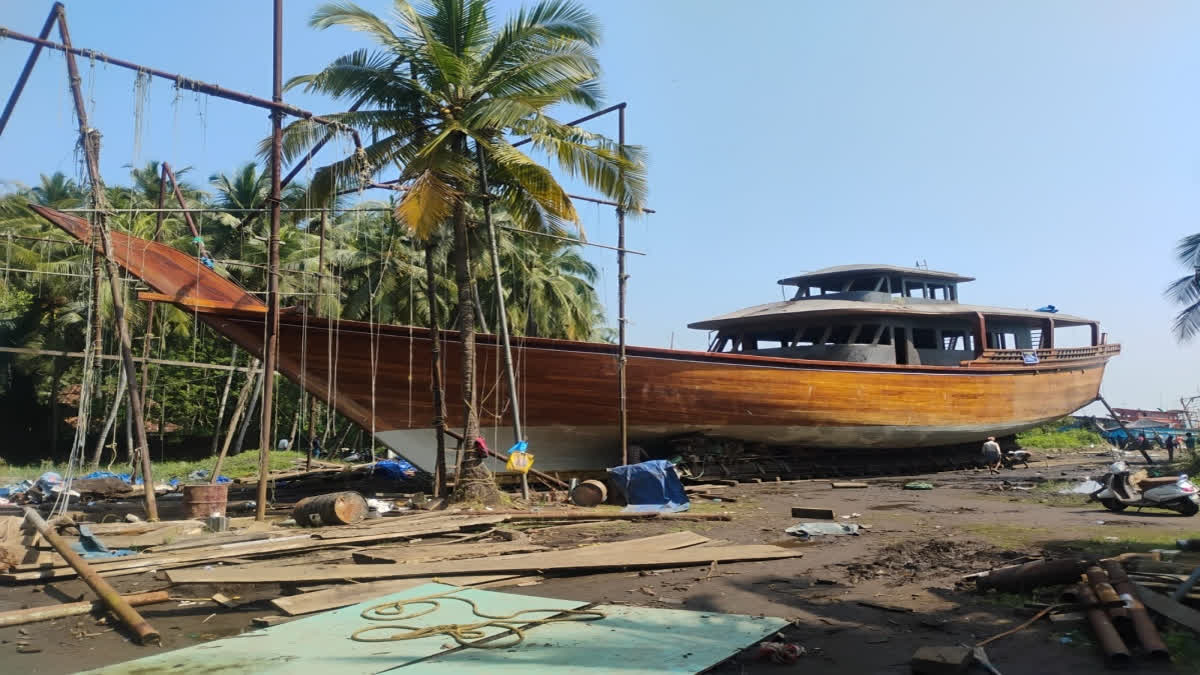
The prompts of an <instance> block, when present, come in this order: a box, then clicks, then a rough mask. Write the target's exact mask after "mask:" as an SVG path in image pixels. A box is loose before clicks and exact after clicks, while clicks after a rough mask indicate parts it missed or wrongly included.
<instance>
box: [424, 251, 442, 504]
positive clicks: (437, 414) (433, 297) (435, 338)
mask: <svg viewBox="0 0 1200 675" xmlns="http://www.w3.org/2000/svg"><path fill="white" fill-rule="evenodd" d="M433 262H434V255H433V243H432V242H430V243H428V244H427V245H426V246H425V297H426V299H427V301H428V304H429V345H430V352H431V354H430V362H431V367H432V369H433V370H432V378H433V428H434V433H435V434H437V455H436V456H435V458H434V465H433V496H434V497H445V496H446V392H445V388H444V385H443V384H442V329H441V320H440V318H439V317H438V306H437V288H436V286H435V285H434V284H435V283H436V277H435V275H434V270H433Z"/></svg>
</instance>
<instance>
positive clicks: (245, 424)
mask: <svg viewBox="0 0 1200 675" xmlns="http://www.w3.org/2000/svg"><path fill="white" fill-rule="evenodd" d="M266 378H267V375H266V374H263V375H259V376H258V379H257V380H255V384H254V395H253V396H251V397H250V410H249V411H248V412H247V413H246V417H245V418H243V419H242V428H241V429H239V430H238V436H237V442H235V443H234V444H233V454H235V455H236V454H238V453H239V452H241V451H242V443H243V442H245V440H246V430H247V429H249V428H250V424H251V422H250V420H251V419H253V418H254V411H255V410H257V409H258V399H260V398H262V395H261V394H262V388H263V380H265V379H266ZM266 423H267V424H270V421H267V422H266ZM269 438H270V437H268V445H269V444H270V442H269ZM259 439H260V442H261V435H260V437H259Z"/></svg>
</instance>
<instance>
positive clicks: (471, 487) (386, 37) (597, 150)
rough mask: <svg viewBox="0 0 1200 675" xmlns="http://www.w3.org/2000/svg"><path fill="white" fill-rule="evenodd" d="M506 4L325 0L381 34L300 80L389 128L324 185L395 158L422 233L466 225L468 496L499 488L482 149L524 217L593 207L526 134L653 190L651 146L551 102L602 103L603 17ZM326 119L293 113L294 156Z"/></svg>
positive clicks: (498, 185) (605, 182) (610, 192)
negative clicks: (494, 478) (485, 291)
mask: <svg viewBox="0 0 1200 675" xmlns="http://www.w3.org/2000/svg"><path fill="white" fill-rule="evenodd" d="M492 9H493V8H492V3H491V2H489V1H488V0H431V2H429V3H428V5H427V6H422V8H421V9H417V8H414V7H413V6H412V5H410V4H409V3H408V2H405V1H404V0H395V3H394V6H393V11H392V22H391V23H389V22H388V21H385V20H384V19H382V18H380V17H378V16H376V15H374V14H372V13H371V12H368V11H366V10H364V9H362V8H361V7H358V6H357V5H354V4H352V3H348V2H344V3H333V4H327V5H323V6H322V7H320V8H318V9H317V11H316V12H315V13H314V15H313V17H312V19H311V21H310V24H311V25H312V26H314V27H316V28H320V29H324V28H329V27H332V26H345V27H348V28H350V29H353V30H357V31H361V32H363V33H365V34H366V35H367V36H368V37H370V38H371V39H372V40H374V41H375V42H376V44H377V47H378V48H377V49H376V50H375V51H370V50H366V49H361V50H358V51H355V52H352V53H350V54H347V55H346V56H343V57H341V58H338V59H336V60H335V61H333V62H332V63H331V64H330V65H329V66H328V67H326V68H325V69H324V70H322V71H320V72H318V73H314V74H311V75H304V76H300V77H296V78H293V79H292V80H291V81H290V82H289V83H288V87H289V88H293V87H303V88H304V89H305V90H307V91H310V92H319V93H325V94H329V95H331V96H333V97H335V98H351V99H354V100H355V101H356V102H358V101H361V102H362V105H361V108H360V109H358V110H355V111H354V112H344V113H336V114H332V115H329V116H328V117H330V118H331V119H334V120H335V121H338V122H340V123H342V124H344V125H347V126H348V127H354V128H358V129H361V130H368V131H371V132H373V136H374V137H376V138H378V140H377V141H375V142H374V143H372V144H371V145H369V146H368V147H366V148H364V149H363V150H362V151H361V152H355V153H353V154H352V155H351V156H349V157H347V158H345V159H343V160H341V161H339V162H335V163H333V164H331V165H329V166H326V167H323V168H322V169H320V170H318V171H317V172H315V173H314V175H313V179H312V185H311V188H310V189H311V191H312V192H313V193H315V194H316V196H317V198H318V199H320V198H323V197H327V196H329V195H331V194H332V193H333V192H334V190H335V189H336V188H342V187H347V186H356V185H360V184H361V181H362V179H363V177H364V176H368V175H373V174H376V173H378V172H379V171H380V170H382V169H384V168H386V167H387V166H389V165H393V164H394V165H396V166H398V167H399V168H400V183H401V184H402V185H403V187H404V188H405V192H404V196H403V197H402V198H401V200H400V201H399V202H398V203H397V206H396V213H395V215H396V218H397V219H398V220H399V221H400V222H402V223H404V224H405V225H406V226H407V227H409V228H410V229H411V230H412V232H413V233H414V235H415V236H416V237H417V238H418V239H421V240H424V239H426V238H428V237H429V236H431V235H432V234H433V233H434V232H435V231H437V230H439V229H442V228H447V229H450V230H451V231H452V232H453V244H454V253H453V259H454V267H455V282H456V286H457V291H458V305H459V311H458V321H459V329H460V336H461V340H462V343H463V350H462V355H463V356H462V358H463V361H462V370H461V377H462V382H461V386H462V392H461V396H462V401H463V404H464V407H465V410H466V420H465V424H464V438H465V439H466V442H465V446H466V447H465V450H466V452H467V457H468V460H467V461H465V462H464V471H465V474H466V475H464V476H462V477H460V480H459V485H460V486H463V487H464V488H465V489H464V490H460V491H459V493H458V497H459V498H466V499H475V498H484V499H490V498H493V497H494V490H495V487H494V484H492V483H491V481H490V480H488V481H484V480H481V479H482V478H484V477H485V476H486V472H485V470H483V469H482V467H481V466H480V459H481V458H480V456H479V454H478V453H477V452H475V442H474V439H475V438H476V437H477V436H478V433H479V418H478V411H477V405H476V402H477V400H476V387H475V317H474V300H473V298H472V294H471V287H472V284H471V269H472V265H471V258H472V252H471V247H470V244H469V242H470V236H469V225H468V211H469V208H470V202H472V201H476V202H477V201H479V199H478V197H479V195H480V193H481V189H480V180H479V175H478V173H477V169H476V167H477V159H479V158H482V160H481V161H484V162H486V165H487V171H488V175H489V178H490V185H489V190H488V195H487V196H486V198H485V199H487V200H489V201H492V202H494V203H495V204H497V205H499V206H501V207H503V208H504V209H505V210H506V211H507V212H508V213H509V214H510V216H511V217H512V219H513V220H514V222H516V223H518V224H519V225H520V226H522V227H528V228H534V229H543V230H554V231H563V230H565V229H567V228H569V227H571V226H573V225H576V224H577V223H578V220H579V219H578V215H577V214H576V212H575V208H574V206H573V205H572V203H571V199H570V197H568V196H567V194H566V191H565V190H564V189H563V188H562V186H560V185H559V183H558V181H557V180H556V179H555V177H554V175H553V174H552V173H551V172H550V170H549V169H547V168H546V167H543V166H542V165H540V164H539V163H538V162H537V161H535V160H534V159H532V158H531V157H529V156H528V155H526V154H525V153H523V152H522V151H521V150H520V149H518V148H517V147H515V146H514V145H513V144H512V143H511V142H510V140H509V139H510V137H512V136H527V137H529V138H531V139H532V145H533V148H534V149H535V150H537V151H539V152H541V153H543V154H545V155H546V156H548V157H550V158H552V159H554V160H555V162H556V163H557V165H558V166H559V167H560V168H562V169H563V170H564V171H565V172H566V173H567V174H568V175H571V176H575V177H578V178H580V179H582V180H583V181H584V182H585V183H587V184H589V185H590V186H592V187H593V188H594V189H596V190H598V191H599V192H601V193H602V194H604V195H605V196H607V197H610V198H612V199H614V200H616V201H618V202H619V203H621V204H623V205H624V206H625V207H626V208H627V209H629V210H632V211H636V210H638V209H639V208H640V206H641V203H642V200H643V198H644V194H645V175H644V168H643V167H644V164H643V161H642V155H641V151H640V149H638V148H635V147H631V146H619V145H617V144H616V143H613V142H612V141H610V140H609V139H606V138H604V137H602V136H599V135H596V134H592V133H589V132H587V131H584V130H583V129H580V128H577V127H573V126H569V125H565V124H563V123H561V122H559V121H557V120H555V119H554V118H553V117H551V116H550V115H549V114H548V111H549V110H550V109H551V108H552V107H553V106H555V105H559V104H573V105H582V106H585V107H589V108H596V107H597V106H598V105H599V103H600V87H599V78H600V65H599V62H598V61H597V59H596V55H595V53H594V51H593V49H594V47H595V46H596V45H597V43H598V42H599V26H598V24H597V22H596V20H595V18H594V17H593V16H592V15H591V13H590V12H588V11H587V10H586V9H585V8H583V7H582V6H581V5H578V4H575V3H573V2H568V1H564V0H547V1H544V2H540V3H538V4H536V5H534V6H533V7H532V8H527V9H522V10H520V11H519V12H517V13H516V14H515V15H513V16H511V17H510V18H509V19H508V20H507V21H506V22H504V24H503V25H501V26H499V27H496V26H494V24H493V22H492ZM326 133H327V132H326V129H325V128H324V127H320V126H318V125H316V124H315V123H313V122H311V121H310V120H300V121H297V122H293V123H292V124H291V125H289V127H288V129H287V133H286V135H285V144H284V145H285V154H286V157H287V158H288V159H289V160H290V159H292V158H295V157H297V156H299V155H301V154H303V153H304V152H306V151H307V150H308V149H309V148H311V147H312V145H313V144H315V143H316V142H317V141H319V140H320V139H321V138H323V137H324V135H325V134H326ZM472 145H474V149H472V147H471V146H472Z"/></svg>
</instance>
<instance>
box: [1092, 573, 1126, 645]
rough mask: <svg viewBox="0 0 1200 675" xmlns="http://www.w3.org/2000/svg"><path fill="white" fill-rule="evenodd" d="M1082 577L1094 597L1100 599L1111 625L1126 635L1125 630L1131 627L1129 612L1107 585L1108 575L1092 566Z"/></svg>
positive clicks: (1115, 592)
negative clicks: (1094, 594) (1090, 588)
mask: <svg viewBox="0 0 1200 675" xmlns="http://www.w3.org/2000/svg"><path fill="white" fill-rule="evenodd" d="M1084 576H1086V577H1087V581H1088V585H1090V586H1091V587H1092V590H1093V591H1095V593H1096V597H1097V598H1100V602H1101V603H1103V604H1104V606H1105V607H1107V608H1108V609H1107V611H1108V617H1109V618H1110V619H1112V622H1113V625H1114V626H1116V627H1117V630H1119V631H1121V632H1122V633H1125V634H1128V633H1127V630H1126V629H1128V628H1129V627H1130V626H1131V620H1130V618H1129V612H1128V611H1127V610H1126V609H1125V605H1124V602H1123V601H1122V600H1121V597H1120V596H1119V595H1117V591H1116V589H1114V588H1113V587H1112V584H1110V583H1109V581H1108V573H1107V572H1105V571H1104V570H1102V569H1100V567H1099V566H1096V565H1093V566H1091V567H1089V568H1087V571H1086V572H1084Z"/></svg>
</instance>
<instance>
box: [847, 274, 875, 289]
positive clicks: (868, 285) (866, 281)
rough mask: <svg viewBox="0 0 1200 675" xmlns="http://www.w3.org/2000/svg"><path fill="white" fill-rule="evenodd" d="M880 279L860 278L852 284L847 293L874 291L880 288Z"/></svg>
mask: <svg viewBox="0 0 1200 675" xmlns="http://www.w3.org/2000/svg"><path fill="white" fill-rule="evenodd" d="M879 282H880V279H879V277H860V278H858V279H854V280H853V281H851V282H850V287H849V288H847V289H846V290H847V291H874V290H877V289H878V288H879Z"/></svg>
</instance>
